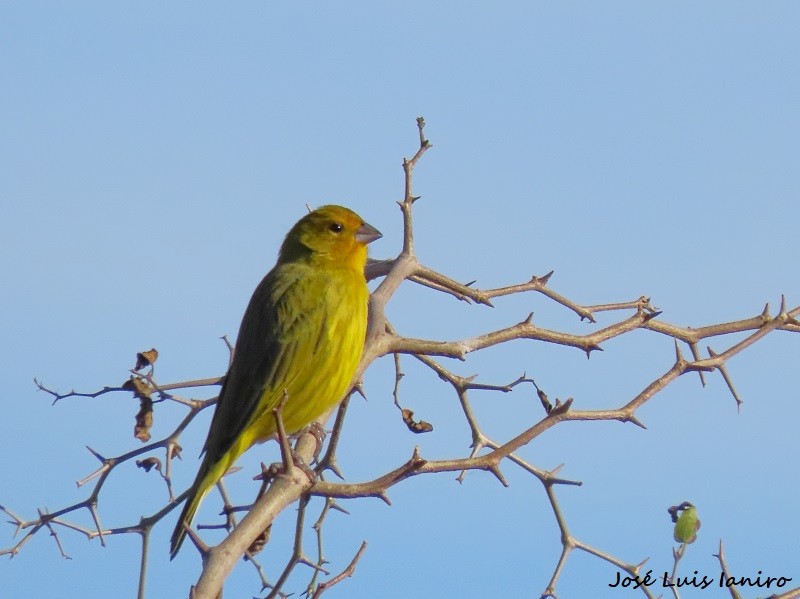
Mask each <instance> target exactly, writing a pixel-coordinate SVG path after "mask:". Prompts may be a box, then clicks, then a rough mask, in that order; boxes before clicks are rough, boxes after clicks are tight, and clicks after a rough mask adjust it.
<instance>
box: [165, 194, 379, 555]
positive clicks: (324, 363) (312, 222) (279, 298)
mask: <svg viewBox="0 0 800 599" xmlns="http://www.w3.org/2000/svg"><path fill="white" fill-rule="evenodd" d="M380 237H381V233H380V232H379V231H378V230H377V229H375V228H374V227H372V226H370V225H368V224H367V223H365V222H364V221H363V219H362V218H361V217H360V216H358V214H356V213H355V212H353V211H352V210H349V209H347V208H344V207H342V206H332V205H331V206H323V207H321V208H318V209H317V210H314V211H313V212H310V213H309V214H306V215H305V216H304V217H303V218H301V219H300V220H299V221H298V222H297V223H296V224H295V225H294V226H293V227H292V229H291V230H290V231H289V233H288V234H287V235H286V239H284V241H283V245H282V246H281V249H280V252H279V254H278V261H277V263H276V264H275V267H274V268H273V269H272V270H271V271H270V272H269V273H267V275H266V276H265V277H264V279H263V280H262V281H261V283H260V284H259V285H258V287H256V290H255V292H254V293H253V297H252V298H251V299H250V304H249V305H248V306H247V310H246V311H245V313H244V317H243V318H242V324H241V327H240V328H239V336H238V338H237V339H236V347H235V349H234V353H233V361H232V363H231V365H230V368H229V369H228V374H227V375H226V377H225V381H224V383H223V385H222V390H221V391H220V394H219V399H218V400H217V405H216V409H215V411H214V417H213V419H212V420H211V427H210V428H209V431H208V438H207V439H206V442H205V445H204V446H203V452H204V453H205V455H204V457H203V462H202V464H201V465H200V470H199V471H198V473H197V477H196V478H195V481H194V484H192V487H191V489H190V491H189V496H188V499H187V501H186V505H185V506H184V508H183V512H182V513H181V516H180V518H179V519H178V524H177V526H176V527H175V530H174V532H173V533H172V540H171V543H170V555H171V557H175V555H176V554H177V552H178V550H179V549H180V547H181V543H183V540H184V538H185V536H186V528H185V527H188V526H189V525H190V524H191V522H192V519H193V517H194V514H195V512H196V511H197V508H198V507H199V506H200V502H201V501H202V500H203V497H205V495H206V493H208V491H209V490H210V489H211V488H212V487H213V486H214V485H215V484H216V483H217V482H218V481H219V479H220V478H221V477H222V475H223V474H225V472H227V471H228V469H229V468H230V467H231V466H233V464H234V462H235V461H236V460H237V459H238V458H239V456H241V455H242V454H243V453H244V452H245V451H247V450H248V449H249V448H250V447H251V446H252V445H253V444H254V443H257V442H259V441H264V440H266V439H269V438H270V437H273V436H274V435H275V433H276V430H277V428H276V425H275V419H274V416H273V414H272V410H273V409H274V408H276V407H277V406H278V404H279V403H280V402H281V401H282V400H283V399H284V397H286V404H285V405H284V407H283V421H284V424H285V425H286V430H287V432H289V433H294V432H297V431H299V430H301V429H302V428H303V427H305V426H306V425H308V424H310V423H311V422H313V421H314V420H315V419H316V418H319V417H320V416H322V415H323V414H324V413H325V412H326V411H328V410H329V409H330V408H332V407H333V406H334V405H336V403H337V402H338V401H340V400H341V399H342V397H343V396H344V394H345V393H346V392H347V391H348V388H349V386H350V383H351V381H352V378H353V375H354V374H355V370H356V368H357V366H358V363H359V361H360V360H361V354H362V353H363V350H364V338H365V335H366V329H367V303H368V301H369V290H368V289H367V283H366V280H365V279H364V266H365V264H366V260H367V244H369V243H371V242H372V241H375V240H376V239H378V238H380Z"/></svg>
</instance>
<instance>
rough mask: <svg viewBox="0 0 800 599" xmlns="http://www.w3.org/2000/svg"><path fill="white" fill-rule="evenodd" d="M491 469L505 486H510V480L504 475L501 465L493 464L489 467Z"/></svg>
mask: <svg viewBox="0 0 800 599" xmlns="http://www.w3.org/2000/svg"><path fill="white" fill-rule="evenodd" d="M489 471H490V472H491V473H492V474H494V475H495V476H496V477H497V480H499V481H500V483H501V484H502V485H503V486H504V487H507V486H508V481H507V480H506V477H505V476H503V473H502V472H501V471H500V467H499V466H498V465H497V464H492V465H491V466H490V467H489Z"/></svg>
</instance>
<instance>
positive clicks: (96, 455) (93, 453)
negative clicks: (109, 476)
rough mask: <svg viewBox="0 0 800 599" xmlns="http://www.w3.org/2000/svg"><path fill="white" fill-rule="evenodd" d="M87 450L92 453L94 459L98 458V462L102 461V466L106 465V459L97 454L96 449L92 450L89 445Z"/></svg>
mask: <svg viewBox="0 0 800 599" xmlns="http://www.w3.org/2000/svg"><path fill="white" fill-rule="evenodd" d="M86 449H88V450H89V452H90V453H91V454H92V455H93V456H94V457H96V458H97V459H98V460H100V463H101V464H105V463H106V459H105V458H104V457H103V456H102V455H100V454H99V453H97V452H96V451H95V450H94V449H92V448H91V447H89V446H88V445H87V446H86Z"/></svg>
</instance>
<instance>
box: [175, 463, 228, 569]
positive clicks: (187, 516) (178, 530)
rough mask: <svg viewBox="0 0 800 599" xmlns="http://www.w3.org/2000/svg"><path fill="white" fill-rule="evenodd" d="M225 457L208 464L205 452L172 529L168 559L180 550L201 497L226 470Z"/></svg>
mask: <svg viewBox="0 0 800 599" xmlns="http://www.w3.org/2000/svg"><path fill="white" fill-rule="evenodd" d="M226 457H227V456H223V459H221V460H219V461H218V462H217V463H216V464H210V463H208V454H206V459H205V460H203V463H202V465H201V466H200V470H199V472H198V473H197V478H196V479H195V481H194V484H193V485H192V487H191V489H189V495H188V497H187V499H186V505H184V506H183V511H182V512H181V515H180V518H178V524H177V525H176V526H175V530H174V531H172V539H171V540H170V548H169V556H170V559H173V558H174V557H175V556H176V555H177V554H178V550H180V548H181V545H182V544H183V540H184V539H185V538H186V529H187V528H188V527H189V526H191V524H192V520H193V519H194V515H195V512H197V508H199V507H200V503H201V502H202V501H203V498H204V497H205V496H206V494H207V493H208V492H209V491H210V490H211V487H213V486H214V485H215V484H217V481H219V479H220V478H222V475H223V474H225V472H227V470H228V467H229V466H230V463H229V462H230V460H228V459H225V458H226Z"/></svg>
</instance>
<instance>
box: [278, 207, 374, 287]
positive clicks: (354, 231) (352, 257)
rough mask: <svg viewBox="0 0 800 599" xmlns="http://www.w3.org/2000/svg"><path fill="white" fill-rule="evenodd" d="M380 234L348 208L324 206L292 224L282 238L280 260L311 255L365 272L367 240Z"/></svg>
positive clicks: (321, 260) (323, 260) (369, 241)
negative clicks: (283, 238)
mask: <svg viewBox="0 0 800 599" xmlns="http://www.w3.org/2000/svg"><path fill="white" fill-rule="evenodd" d="M380 237H381V233H380V231H378V230H377V229H376V228H375V227H373V226H371V225H369V224H367V223H365V222H364V220H363V219H362V218H361V217H360V216H359V215H358V214H356V213H355V212H353V211H352V210H350V209H349V208H344V207H343V206H334V205H328V206H322V207H321V208H317V209H316V210H313V211H312V212H309V213H308V214H306V215H305V216H304V217H303V218H301V219H300V220H299V221H297V223H296V224H295V225H294V227H292V229H291V230H290V231H289V233H288V234H287V235H286V239H285V240H284V241H283V245H282V246H281V251H280V257H279V259H278V261H279V262H289V261H293V260H298V259H303V258H308V259H311V260H313V261H314V262H317V263H320V264H326V265H331V266H349V267H351V268H353V269H354V270H358V271H361V272H363V270H364V264H365V263H366V260H367V244H369V243H371V242H373V241H375V240H376V239H378V238H380Z"/></svg>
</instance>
